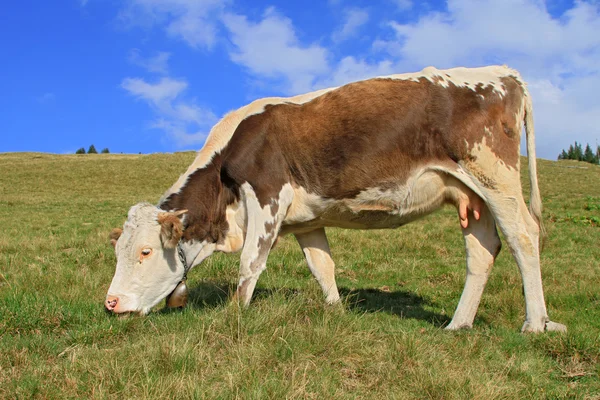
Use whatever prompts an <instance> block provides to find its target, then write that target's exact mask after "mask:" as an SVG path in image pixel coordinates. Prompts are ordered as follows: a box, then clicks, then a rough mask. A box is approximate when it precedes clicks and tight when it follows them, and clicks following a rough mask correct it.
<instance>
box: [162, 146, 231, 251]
mask: <svg viewBox="0 0 600 400" xmlns="http://www.w3.org/2000/svg"><path fill="white" fill-rule="evenodd" d="M237 193H238V191H237V188H236V187H235V186H232V185H231V184H230V185H225V184H223V182H222V181H221V163H220V158H219V157H215V158H214V159H213V160H212V162H211V163H209V164H208V165H207V166H206V167H204V168H200V169H198V170H196V171H195V172H194V173H193V174H191V175H190V176H189V177H188V179H187V181H186V183H185V185H184V186H182V187H181V188H180V190H179V191H178V192H176V193H172V194H170V195H169V196H168V197H167V198H166V199H165V200H164V201H162V203H161V204H159V207H160V208H161V209H163V210H166V211H171V210H184V209H185V210H188V212H187V213H186V215H185V220H184V221H185V230H184V232H183V237H182V241H183V242H189V243H188V245H191V244H192V243H193V242H196V243H212V244H214V245H216V246H218V245H222V244H223V243H224V242H225V240H226V239H227V233H228V231H229V223H228V221H227V216H228V215H227V214H228V213H227V209H228V206H232V205H234V204H235V203H236V202H237V198H238V194H237Z"/></svg>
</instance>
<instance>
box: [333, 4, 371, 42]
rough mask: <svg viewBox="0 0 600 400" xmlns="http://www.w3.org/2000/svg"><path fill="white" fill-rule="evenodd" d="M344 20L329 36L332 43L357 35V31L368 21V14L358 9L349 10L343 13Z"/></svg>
mask: <svg viewBox="0 0 600 400" xmlns="http://www.w3.org/2000/svg"><path fill="white" fill-rule="evenodd" d="M344 19H345V21H344V25H343V26H342V27H341V28H340V29H338V30H337V31H335V32H334V33H333V35H331V38H332V40H333V41H334V42H342V41H344V40H347V39H349V38H351V37H354V36H355V35H357V34H358V31H359V29H360V28H361V27H362V26H363V25H364V24H366V23H367V22H368V21H369V13H368V12H367V11H366V10H363V9H360V8H349V9H347V10H345V11H344Z"/></svg>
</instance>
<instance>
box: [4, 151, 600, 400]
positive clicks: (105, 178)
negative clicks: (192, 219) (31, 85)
mask: <svg viewBox="0 0 600 400" xmlns="http://www.w3.org/2000/svg"><path fill="white" fill-rule="evenodd" d="M194 156H195V154H194V153H191V152H188V153H176V154H152V155H112V154H101V155H100V154H99V155H77V156H76V155H49V154H37V153H18V154H17V153H15V154H0V221H1V222H2V229H1V230H0V398H6V399H13V398H49V399H53V398H56V399H68V398H78V399H80V398H91V399H113V398H115V399H117V398H118V399H121V398H142V399H145V398H161V399H162V398H164V399H167V398H223V399H229V398H240V399H266V398H273V399H283V398H290V399H296V398H308V399H338V398H351V399H373V398H381V399H409V398H435V399H440V398H444V399H486V400H490V399H526V398H536V399H537V398H552V399H556V398H580V399H600V363H599V362H600V274H599V273H600V167H599V166H594V165H590V164H585V163H578V162H574V161H560V162H553V161H546V160H539V161H538V167H539V174H540V185H541V192H542V197H543V202H544V207H545V209H544V218H545V224H546V228H547V230H548V239H547V241H546V244H545V249H544V251H543V253H542V256H541V258H542V276H543V282H544V289H545V294H546V302H547V306H548V311H549V315H550V317H551V318H552V319H553V320H554V321H557V322H561V323H564V324H566V325H567V327H568V329H569V331H568V333H566V334H558V333H546V334H540V335H524V334H521V333H520V332H519V331H520V328H521V325H522V323H523V320H524V299H523V294H522V285H521V277H520V275H519V272H518V269H517V266H516V264H515V262H514V260H513V258H512V256H511V254H510V252H509V251H508V247H507V246H506V245H504V248H503V250H502V252H501V253H500V256H499V258H498V260H497V262H496V264H495V266H494V268H493V270H492V274H491V277H490V281H489V283H488V285H487V288H486V290H485V292H484V295H483V300H482V302H481V305H480V307H479V312H478V314H477V317H476V319H475V324H474V327H473V329H472V330H466V331H459V332H447V331H444V330H443V327H444V326H445V325H446V324H447V323H448V322H449V321H450V318H451V316H452V314H453V312H454V309H455V307H456V305H457V303H458V300H459V297H460V294H461V291H462V287H463V284H464V279H465V254H464V246H463V239H462V235H461V232H460V228H459V222H458V217H457V215H456V211H455V210H454V209H451V208H445V209H443V210H440V211H439V212H436V213H435V214H433V215H430V216H428V217H427V218H424V219H422V220H419V221H417V222H416V223H413V224H410V225H407V226H405V227H402V228H400V229H397V230H381V231H349V230H337V229H330V230H329V231H328V235H329V239H330V244H331V248H332V254H333V258H334V260H335V261H336V264H337V268H336V276H337V282H338V286H339V287H340V292H341V293H342V295H343V302H342V304H341V305H339V306H326V305H325V304H324V302H323V299H322V293H321V291H320V289H319V287H318V285H317V283H316V281H315V280H314V279H313V278H312V276H311V274H310V272H309V270H308V267H307V266H306V263H305V261H304V259H303V256H302V253H301V251H300V248H299V246H298V244H297V243H296V242H295V240H294V238H293V237H285V238H283V239H282V240H280V241H279V244H278V245H277V247H276V248H275V249H274V250H273V252H272V253H271V256H270V258H269V262H268V268H267V270H266V271H265V272H264V273H263V275H262V276H261V279H260V280H259V282H258V286H257V290H256V293H255V298H254V300H253V302H252V304H251V305H250V307H249V308H247V309H243V308H239V307H238V306H237V305H236V304H232V303H230V302H229V301H228V297H229V295H230V293H231V292H232V291H233V290H234V288H235V284H236V282H237V273H238V262H239V255H223V254H219V255H215V256H213V257H212V258H210V259H209V260H207V261H206V262H205V263H204V264H202V265H200V266H198V267H196V268H195V269H194V270H192V271H191V272H190V274H189V280H188V286H189V287H190V288H191V294H190V296H191V301H190V304H188V307H187V308H186V309H184V310H182V311H174V312H173V311H171V312H168V311H164V310H163V309H162V304H161V305H160V306H158V307H157V308H156V310H155V311H153V312H152V313H151V314H150V315H149V316H147V317H129V318H117V317H115V316H113V315H108V314H107V313H106V312H105V311H104V309H103V306H102V304H103V301H104V298H105V295H106V291H107V289H108V286H109V284H110V281H111V279H112V276H113V273H114V268H115V256H114V253H113V249H112V247H111V246H110V244H109V240H108V234H109V232H110V230H111V229H112V228H114V227H118V226H121V225H122V224H123V221H124V220H125V217H126V214H127V211H128V209H129V207H130V206H131V205H133V204H134V203H136V202H139V201H143V200H145V201H150V202H153V203H155V202H156V201H157V200H158V198H159V197H160V195H161V194H162V193H163V192H164V191H165V190H166V189H167V188H168V187H169V186H170V185H171V184H172V183H173V182H174V181H175V180H176V178H177V177H178V176H179V174H181V173H182V172H184V170H185V169H186V167H187V166H188V165H189V164H190V163H191V161H192V160H193V158H194ZM522 161H523V165H524V167H523V185H524V191H525V193H526V197H528V193H529V188H528V187H527V179H526V172H527V168H526V165H527V162H526V160H525V159H523V160H522Z"/></svg>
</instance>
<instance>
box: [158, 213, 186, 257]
mask: <svg viewBox="0 0 600 400" xmlns="http://www.w3.org/2000/svg"><path fill="white" fill-rule="evenodd" d="M186 212H188V210H179V211H172V212H161V213H160V214H158V217H157V221H158V223H159V224H160V240H161V242H162V244H163V246H164V247H165V248H167V249H174V248H175V247H176V246H177V243H179V239H181V235H183V222H182V221H181V218H182V217H183V215H184V214H185V213H186Z"/></svg>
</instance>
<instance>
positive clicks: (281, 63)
mask: <svg viewBox="0 0 600 400" xmlns="http://www.w3.org/2000/svg"><path fill="white" fill-rule="evenodd" d="M0 20H2V21H3V23H2V24H0V54H1V60H2V62H1V63H0V82H1V83H0V88H1V89H2V95H1V96H0V110H1V111H0V132H1V135H2V140H0V152H7V151H42V152H52V153H72V152H74V151H75V150H76V149H77V148H79V147H85V148H87V147H88V146H89V145H90V144H94V145H95V146H96V148H97V149H98V150H100V149H102V148H104V147H108V148H109V149H110V150H111V152H125V153H138V152H142V153H151V152H171V151H180V150H190V149H194V150H197V149H199V148H200V147H201V146H202V144H203V143H204V139H205V138H206V135H207V133H208V132H209V130H210V128H211V126H212V125H213V124H214V123H215V122H216V121H218V119H219V118H220V117H221V116H222V115H223V114H224V113H226V112H227V111H229V110H232V109H235V108H238V107H240V106H242V105H244V104H246V103H248V102H250V101H252V100H253V99H256V98H259V97H265V96H272V95H294V94H298V93H303V92H308V91H311V90H315V89H319V88H323V87H329V86H337V85H341V84H344V83H347V82H350V81H353V80H358V79H364V78H368V77H372V76H377V75H382V74H391V73H401V72H412V71H418V70H420V69H422V68H423V67H426V66H428V65H434V66H436V67H438V68H449V67H454V66H480V65H486V64H508V65H509V66H511V67H513V68H516V69H518V70H520V71H521V73H522V75H523V77H524V78H525V80H526V81H528V83H529V87H530V90H531V92H532V94H533V99H534V111H535V123H536V137H537V147H538V156H540V157H543V158H550V159H555V158H556V155H557V154H558V153H559V152H560V150H561V149H562V148H565V147H567V146H568V145H569V144H570V143H572V142H573V141H574V140H578V141H580V142H584V143H585V142H589V143H590V144H592V145H594V146H595V145H596V143H600V128H599V126H600V124H599V123H598V122H599V119H600V99H599V97H598V95H597V93H599V92H600V4H599V3H598V1H562V0H547V1H541V0H480V1H476V0H469V1H467V0H449V1H447V2H442V1H415V0H379V1H366V0H365V1H361V0H329V1H327V0H323V1H302V2H300V1H282V0H281V1H280V0H274V1H266V0H255V1H241V0H121V1H116V0H60V1H46V0H44V1H41V0H40V1H34V0H22V1H18V2H5V4H3V6H2V8H1V9H0Z"/></svg>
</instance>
